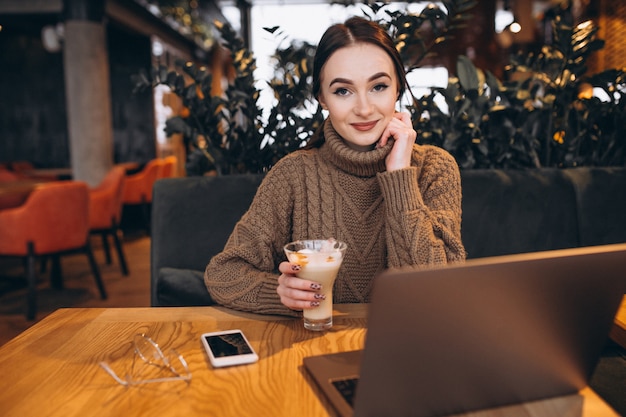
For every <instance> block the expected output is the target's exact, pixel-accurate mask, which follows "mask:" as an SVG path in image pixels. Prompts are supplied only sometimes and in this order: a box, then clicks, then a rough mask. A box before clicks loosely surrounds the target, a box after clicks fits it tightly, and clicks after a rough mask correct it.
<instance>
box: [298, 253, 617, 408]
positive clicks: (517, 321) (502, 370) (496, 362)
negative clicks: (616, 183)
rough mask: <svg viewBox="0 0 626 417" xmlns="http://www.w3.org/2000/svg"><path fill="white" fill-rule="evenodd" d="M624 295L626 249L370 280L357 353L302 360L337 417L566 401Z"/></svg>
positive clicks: (581, 381) (588, 369)
mask: <svg viewBox="0 0 626 417" xmlns="http://www.w3.org/2000/svg"><path fill="white" fill-rule="evenodd" d="M624 292H626V244H618V245H606V246H596V247H586V248H577V249H565V250H558V251H546V252H536V253H530V254H521V255H509V256H501V257H493V258H484V259H477V260H469V261H467V262H466V263H465V264H463V265H459V266H452V267H446V268H440V269H434V270H423V271H400V272H398V271H396V272H389V271H388V272H385V273H383V274H381V275H380V276H378V277H377V278H376V281H375V283H374V292H373V294H372V303H371V305H370V307H369V313H368V331H367V336H366V341H365V348H364V350H363V351H353V352H343V353H337V354H330V355H322V356H314V357H308V358H305V359H304V366H305V368H306V369H307V370H308V371H309V372H310V374H311V375H312V377H313V379H314V380H315V381H316V383H317V384H318V385H319V387H320V388H321V390H322V392H323V393H324V394H325V395H326V396H327V398H328V400H329V401H330V402H331V403H332V404H333V406H334V407H335V409H336V411H337V412H338V413H339V414H340V415H342V416H352V415H354V416H394V417H395V416H429V417H430V416H444V415H449V414H453V413H460V412H467V411H473V410H479V409H487V408H492V407H497V406H503V405H509V404H517V403H520V402H525V401H532V400H539V399H545V398H550V397H554V396H561V395H567V394H572V393H576V392H577V391H579V390H580V389H582V388H584V387H585V386H586V385H587V384H588V381H589V378H590V376H591V374H592V372H593V369H594V368H595V365H596V364H597V361H598V359H599V357H600V355H601V352H602V349H603V348H604V345H605V343H606V341H607V335H608V332H609V330H610V327H611V324H612V322H613V319H614V316H615V314H616V312H617V309H618V307H619V304H620V301H621V299H622V297H623V295H624Z"/></svg>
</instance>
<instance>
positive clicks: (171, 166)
mask: <svg viewBox="0 0 626 417" xmlns="http://www.w3.org/2000/svg"><path fill="white" fill-rule="evenodd" d="M176 162H177V158H176V157H175V156H174V155H171V156H168V157H166V158H164V159H163V160H162V162H161V172H160V173H159V175H158V179H160V178H170V177H173V176H174V174H175V173H176Z"/></svg>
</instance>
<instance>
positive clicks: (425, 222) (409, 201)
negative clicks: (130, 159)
mask: <svg viewBox="0 0 626 417" xmlns="http://www.w3.org/2000/svg"><path fill="white" fill-rule="evenodd" d="M378 179H379V183H380V186H381V191H382V194H383V197H384V200H385V209H386V216H385V218H386V221H387V226H386V239H387V253H388V267H390V268H394V267H401V266H405V265H437V264H438V265H442V264H446V263H453V262H461V261H463V260H464V259H465V249H464V247H463V242H462V241H461V178H460V174H459V170H458V166H457V164H456V161H455V160H454V158H453V157H452V156H451V155H450V154H448V153H447V152H446V151H444V150H443V149H440V148H435V147H432V146H420V145H416V146H415V151H414V157H413V164H412V166H411V167H410V168H406V169H402V170H397V171H391V172H382V173H379V174H378Z"/></svg>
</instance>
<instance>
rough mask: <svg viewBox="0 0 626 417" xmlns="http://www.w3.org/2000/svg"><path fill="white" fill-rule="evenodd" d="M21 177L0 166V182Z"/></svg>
mask: <svg viewBox="0 0 626 417" xmlns="http://www.w3.org/2000/svg"><path fill="white" fill-rule="evenodd" d="M20 178H21V177H20V176H19V175H17V174H16V173H15V172H11V171H9V170H8V169H4V168H0V182H11V181H17V180H19V179H20Z"/></svg>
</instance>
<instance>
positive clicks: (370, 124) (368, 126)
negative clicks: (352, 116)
mask: <svg viewBox="0 0 626 417" xmlns="http://www.w3.org/2000/svg"><path fill="white" fill-rule="evenodd" d="M376 123H378V122H377V121H376V120H375V121H373V122H366V123H351V126H352V127H353V128H355V129H356V130H359V131H361V132H366V131H368V130H371V129H373V128H374V126H376Z"/></svg>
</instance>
